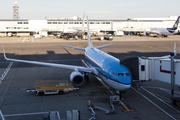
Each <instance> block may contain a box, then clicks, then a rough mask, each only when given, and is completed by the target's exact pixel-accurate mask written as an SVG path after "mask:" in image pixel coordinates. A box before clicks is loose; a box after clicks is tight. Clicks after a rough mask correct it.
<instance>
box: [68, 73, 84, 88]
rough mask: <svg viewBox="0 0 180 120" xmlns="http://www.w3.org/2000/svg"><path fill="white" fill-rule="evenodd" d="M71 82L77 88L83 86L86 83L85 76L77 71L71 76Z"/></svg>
mask: <svg viewBox="0 0 180 120" xmlns="http://www.w3.org/2000/svg"><path fill="white" fill-rule="evenodd" d="M70 81H71V82H72V83H73V84H74V85H76V86H81V85H82V84H83V83H84V74H82V73H80V72H79V71H77V70H75V71H73V72H72V73H71V75H70Z"/></svg>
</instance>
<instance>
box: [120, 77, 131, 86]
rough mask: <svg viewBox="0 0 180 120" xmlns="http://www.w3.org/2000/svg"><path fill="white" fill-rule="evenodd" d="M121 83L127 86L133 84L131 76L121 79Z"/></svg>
mask: <svg viewBox="0 0 180 120" xmlns="http://www.w3.org/2000/svg"><path fill="white" fill-rule="evenodd" d="M120 82H121V83H124V84H126V85H129V84H131V76H126V77H121V79H120Z"/></svg>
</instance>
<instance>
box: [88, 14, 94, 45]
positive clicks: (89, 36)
mask: <svg viewBox="0 0 180 120" xmlns="http://www.w3.org/2000/svg"><path fill="white" fill-rule="evenodd" d="M87 33H88V47H90V48H94V46H93V44H92V41H91V34H90V30H89V22H88V16H87Z"/></svg>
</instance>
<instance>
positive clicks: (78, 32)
mask: <svg viewBox="0 0 180 120" xmlns="http://www.w3.org/2000/svg"><path fill="white" fill-rule="evenodd" d="M86 32H87V29H86V28H85V13H84V15H83V19H82V27H72V28H69V29H64V30H63V33H72V34H73V36H78V37H82V35H83V34H84V33H86ZM98 32H100V29H90V33H92V34H96V33H98Z"/></svg>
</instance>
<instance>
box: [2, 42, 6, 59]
mask: <svg viewBox="0 0 180 120" xmlns="http://www.w3.org/2000/svg"><path fill="white" fill-rule="evenodd" d="M2 49H3V54H4V58H5V59H6V60H7V57H6V54H5V50H4V46H3V45H2Z"/></svg>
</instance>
